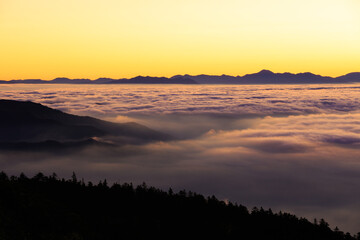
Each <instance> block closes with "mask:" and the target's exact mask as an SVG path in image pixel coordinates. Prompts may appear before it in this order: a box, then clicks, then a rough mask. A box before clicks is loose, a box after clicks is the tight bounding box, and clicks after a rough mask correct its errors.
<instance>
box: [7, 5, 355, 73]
mask: <svg viewBox="0 0 360 240" xmlns="http://www.w3.org/2000/svg"><path fill="white" fill-rule="evenodd" d="M359 13H360V4H359V1H357V0H326V1H325V0H302V1H300V0H293V1H284V0H256V1H254V0H222V1H221V0H206V1H205V0H192V1H190V0H183V1H174V0H167V1H165V0H151V1H150V0H122V1H118V0H104V1H97V0H62V1H48V0H32V1H28V0H2V1H1V3H0V46H1V47H0V50H1V51H0V52H1V57H0V66H1V71H0V79H4V80H9V79H18V78H42V79H52V78H55V77H60V76H64V77H70V78H92V79H95V78H98V77H113V78H121V77H133V76H136V75H151V76H172V75H176V74H229V75H243V74H247V73H253V72H257V71H260V70H261V69H270V70H272V71H274V72H285V71H288V72H294V73H296V72H305V71H311V72H314V73H317V74H322V75H329V76H339V75H342V74H345V73H348V72H353V71H360V69H359V66H360V44H359V42H360V14H359Z"/></svg>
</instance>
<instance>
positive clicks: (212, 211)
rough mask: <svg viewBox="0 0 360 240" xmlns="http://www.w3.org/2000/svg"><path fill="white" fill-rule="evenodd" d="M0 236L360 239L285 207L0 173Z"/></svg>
mask: <svg viewBox="0 0 360 240" xmlns="http://www.w3.org/2000/svg"><path fill="white" fill-rule="evenodd" d="M0 192H1V198H0V239H2V240H7V239H9V240H17V239H19V240H20V239H21V240H23V239H27V240H32V239H34V240H42V239H44V240H52V239H59V240H62V239H64V240H65V239H74V240H75V239H89V240H92V239H94V240H95V239H96V240H97V239H99V240H103V239H106V240H111V239H277V240H281V239H289V240H290V239H291V240H296V239H304V240H305V239H306V240H311V239H314V240H315V239H316V240H321V239H324V240H338V239H339V240H340V239H349V240H350V239H354V240H355V239H359V238H356V237H352V236H350V234H344V233H343V232H341V231H338V230H336V231H332V230H331V229H330V228H329V227H328V224H327V223H326V222H325V221H324V220H320V221H318V222H317V223H316V224H313V223H310V222H309V221H308V220H306V219H303V218H300V219H299V218H297V217H296V216H294V215H290V214H287V213H281V212H280V213H273V212H272V211H271V210H263V209H262V208H260V209H256V208H254V209H253V210H252V211H251V212H249V211H248V210H247V208H246V207H244V206H241V205H236V204H235V205H234V204H231V203H229V204H225V203H224V202H222V201H219V200H217V199H216V198H215V197H208V198H205V197H203V196H202V195H198V194H194V193H191V192H185V191H180V192H179V193H176V194H175V193H173V192H172V190H169V191H168V192H164V191H161V190H159V189H155V188H153V187H147V186H146V185H145V184H143V185H141V186H137V187H135V188H134V187H133V186H132V185H131V184H123V185H119V184H115V185H113V186H111V187H109V186H108V185H107V183H106V181H103V182H100V183H99V184H97V185H93V184H92V183H88V184H85V183H83V182H82V181H78V180H77V179H76V177H75V175H74V176H73V178H72V179H71V180H64V179H62V180H59V179H57V177H56V175H53V176H51V177H46V176H44V175H43V174H40V173H39V174H38V175H36V176H35V177H33V178H31V179H29V178H27V177H26V176H25V175H23V174H22V175H20V177H10V178H8V177H7V175H6V174H4V173H0Z"/></svg>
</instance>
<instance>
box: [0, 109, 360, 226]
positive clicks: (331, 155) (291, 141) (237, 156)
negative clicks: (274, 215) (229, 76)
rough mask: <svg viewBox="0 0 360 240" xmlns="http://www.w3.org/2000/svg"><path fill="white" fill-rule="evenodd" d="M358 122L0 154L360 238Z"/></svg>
mask: <svg viewBox="0 0 360 240" xmlns="http://www.w3.org/2000/svg"><path fill="white" fill-rule="evenodd" d="M205 118H208V120H209V121H215V120H213V118H214V116H203V119H205ZM182 120H184V119H182ZM239 121H240V122H241V121H242V119H240V120H239ZM246 121H248V119H247V120H246ZM359 123H360V114H357V113H356V114H355V113H347V114H316V115H307V116H303V115H300V116H288V117H266V118H263V119H257V120H256V121H255V122H254V123H253V124H252V125H251V126H247V127H244V128H243V129H236V130H210V131H208V132H207V133H205V134H203V135H201V136H199V137H196V138H191V139H186V140H180V141H172V142H158V143H152V144H148V145H142V146H131V145H128V146H122V147H119V148H112V149H108V148H98V147H96V148H88V149H85V150H83V151H78V152H74V153H73V154H71V155H69V154H64V155H62V156H58V155H57V156H54V155H51V154H50V155H49V154H45V153H33V155H30V154H29V153H23V154H20V153H18V154H13V155H9V154H6V155H5V154H0V165H1V167H2V169H4V170H6V171H9V172H13V173H19V172H20V171H24V170H25V169H26V170H27V172H29V173H35V172H37V171H39V170H42V171H45V172H47V173H51V172H52V171H56V172H58V173H59V174H60V175H66V176H70V175H71V173H72V171H76V172H77V173H78V175H79V176H81V177H85V178H86V179H92V180H99V179H101V178H103V177H106V178H107V179H108V180H111V181H121V182H122V181H131V182H134V183H141V182H142V181H146V182H147V183H148V184H151V185H155V186H158V187H162V188H165V189H166V188H168V187H173V188H175V189H177V190H179V189H182V188H186V189H190V190H194V191H197V192H201V193H204V194H209V195H211V194H215V195H216V196H218V197H220V198H223V199H229V200H231V201H236V202H238V203H241V204H245V205H247V206H249V207H251V206H255V205H256V206H264V207H272V208H273V210H280V209H281V210H286V211H291V212H293V213H296V214H298V215H300V216H305V217H309V218H310V219H312V218H314V217H317V218H321V217H324V218H325V219H326V220H328V221H329V222H330V223H331V225H332V227H335V225H337V226H339V227H341V229H344V230H346V231H351V232H353V233H355V232H357V231H359V229H360V225H359V223H360V216H359V215H358V212H359V211H360V204H359V203H360V191H359V189H360V161H359V156H360V148H359V144H360V125H359ZM245 125H246V124H245ZM174 126H175V127H176V126H177V125H174Z"/></svg>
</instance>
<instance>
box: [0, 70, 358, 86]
mask: <svg viewBox="0 0 360 240" xmlns="http://www.w3.org/2000/svg"><path fill="white" fill-rule="evenodd" d="M352 82H360V72H353V73H349V74H346V75H343V76H339V77H335V78H333V77H328V76H321V75H316V74H313V73H310V72H305V73H296V74H294V73H289V72H285V73H274V72H272V71H270V70H261V71H260V72H258V73H253V74H246V75H244V76H229V75H224V74H223V75H205V74H201V75H188V74H186V75H175V76H173V77H171V78H166V77H149V76H146V77H144V76H137V77H134V78H130V79H126V78H123V79H112V78H98V79H96V80H90V79H69V78H55V79H54V80H50V81H45V80H40V79H25V80H11V81H0V83H2V84H15V83H29V84H45V83H47V84H302V83H305V84H320V83H352Z"/></svg>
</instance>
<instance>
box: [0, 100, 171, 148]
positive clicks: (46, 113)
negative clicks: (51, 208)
mask: <svg viewBox="0 0 360 240" xmlns="http://www.w3.org/2000/svg"><path fill="white" fill-rule="evenodd" d="M0 116H1V118H0V142H41V141H48V140H53V141H84V140H87V139H90V138H94V137H109V136H112V137H117V138H121V139H122V140H123V143H138V142H147V141H159V140H169V139H170V136H168V135H166V134H163V133H160V132H157V131H154V130H152V129H149V128H147V127H145V126H142V125H140V124H137V123H121V124H120V123H111V122H107V121H102V120H99V119H96V118H91V117H83V116H76V115H71V114H67V113H64V112H61V111H59V110H55V109H51V108H48V107H46V106H43V105H41V104H38V103H33V102H19V101H12V100H0ZM126 141H128V142H126Z"/></svg>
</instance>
